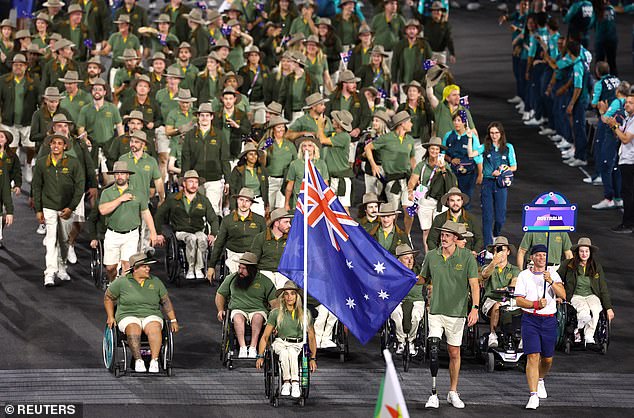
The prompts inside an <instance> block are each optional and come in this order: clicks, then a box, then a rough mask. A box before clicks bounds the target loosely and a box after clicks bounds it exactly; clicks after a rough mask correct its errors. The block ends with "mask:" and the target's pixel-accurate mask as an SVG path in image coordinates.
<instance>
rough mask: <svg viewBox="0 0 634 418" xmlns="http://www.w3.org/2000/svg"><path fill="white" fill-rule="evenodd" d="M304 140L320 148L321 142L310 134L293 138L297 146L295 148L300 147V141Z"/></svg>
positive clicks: (298, 148)
mask: <svg viewBox="0 0 634 418" xmlns="http://www.w3.org/2000/svg"><path fill="white" fill-rule="evenodd" d="M304 142H312V143H313V144H315V147H317V149H320V148H321V142H319V139H317V137H315V136H310V135H302V136H300V137H298V138H295V146H296V147H297V150H300V149H301V147H302V143H304Z"/></svg>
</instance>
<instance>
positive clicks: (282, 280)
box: [260, 270, 288, 289]
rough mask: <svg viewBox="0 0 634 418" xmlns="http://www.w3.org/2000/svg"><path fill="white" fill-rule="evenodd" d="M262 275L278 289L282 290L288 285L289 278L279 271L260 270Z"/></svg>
mask: <svg viewBox="0 0 634 418" xmlns="http://www.w3.org/2000/svg"><path fill="white" fill-rule="evenodd" d="M260 273H262V274H263V275H265V276H266V277H268V278H269V280H271V282H272V283H273V284H274V285H275V288H276V289H281V288H283V287H284V286H285V285H286V282H287V281H288V277H286V276H284V275H283V274H282V273H280V272H279V271H270V270H260Z"/></svg>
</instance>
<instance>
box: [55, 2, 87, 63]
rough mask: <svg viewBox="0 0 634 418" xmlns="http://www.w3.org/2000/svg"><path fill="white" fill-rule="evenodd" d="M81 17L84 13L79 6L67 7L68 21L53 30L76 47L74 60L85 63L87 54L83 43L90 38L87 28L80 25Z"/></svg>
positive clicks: (82, 24)
mask: <svg viewBox="0 0 634 418" xmlns="http://www.w3.org/2000/svg"><path fill="white" fill-rule="evenodd" d="M83 17H84V11H83V10H82V7H81V5H79V4H78V3H75V4H71V5H70V6H68V19H67V20H66V21H65V22H63V23H62V24H60V25H58V26H57V27H55V28H54V31H55V32H57V33H59V34H60V35H62V37H63V38H64V39H68V40H69V41H71V42H72V43H73V44H75V45H76V47H75V51H74V52H75V55H74V58H75V59H76V60H77V61H85V60H86V58H87V56H88V54H89V51H87V49H86V45H85V44H84V41H85V40H86V39H91V38H90V33H89V28H88V26H86V25H85V24H84V23H82V19H83Z"/></svg>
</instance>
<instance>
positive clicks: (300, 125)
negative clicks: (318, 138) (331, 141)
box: [288, 112, 333, 135]
mask: <svg viewBox="0 0 634 418" xmlns="http://www.w3.org/2000/svg"><path fill="white" fill-rule="evenodd" d="M288 129H289V130H291V131H295V132H313V133H315V134H316V133H317V122H315V119H313V117H312V116H310V113H308V112H306V113H304V116H302V117H300V118H299V119H297V120H296V121H295V122H293V123H292V124H291V125H290V126H289V127H288ZM324 131H325V132H324V133H325V134H326V135H330V134H331V133H332V131H333V129H332V123H330V119H326V126H324Z"/></svg>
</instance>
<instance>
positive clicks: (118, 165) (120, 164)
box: [107, 161, 134, 264]
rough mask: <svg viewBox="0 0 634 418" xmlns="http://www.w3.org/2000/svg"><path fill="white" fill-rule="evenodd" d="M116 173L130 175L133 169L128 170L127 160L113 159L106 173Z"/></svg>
mask: <svg viewBox="0 0 634 418" xmlns="http://www.w3.org/2000/svg"><path fill="white" fill-rule="evenodd" d="M116 173H127V174H130V175H132V174H134V171H130V170H128V162H127V161H115V163H114V166H113V167H112V170H110V171H108V173H107V174H116ZM130 264H132V261H130Z"/></svg>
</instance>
